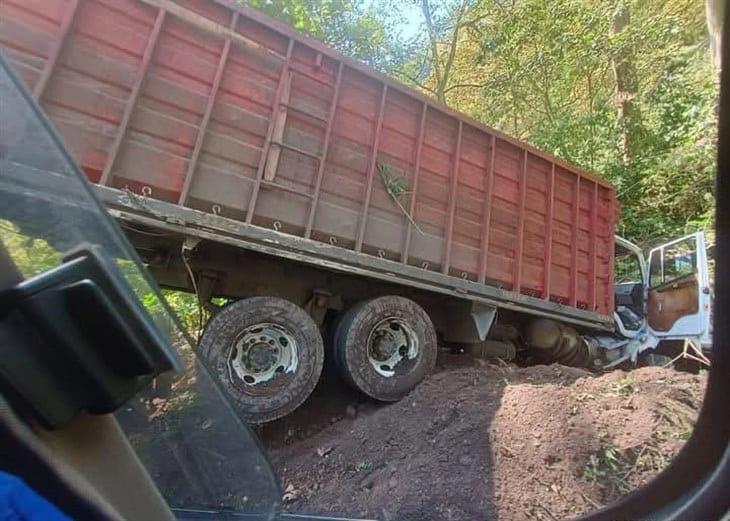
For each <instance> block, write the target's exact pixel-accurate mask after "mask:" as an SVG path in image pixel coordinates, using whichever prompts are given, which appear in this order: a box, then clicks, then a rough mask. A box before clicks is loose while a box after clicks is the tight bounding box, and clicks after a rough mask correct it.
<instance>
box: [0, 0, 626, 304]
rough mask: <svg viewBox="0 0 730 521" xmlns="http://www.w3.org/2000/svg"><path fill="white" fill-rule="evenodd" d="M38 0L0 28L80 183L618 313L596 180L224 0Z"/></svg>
mask: <svg viewBox="0 0 730 521" xmlns="http://www.w3.org/2000/svg"><path fill="white" fill-rule="evenodd" d="M38 5H39V4H38V3H37V2H34V3H31V4H29V5H27V6H25V5H22V2H20V0H8V1H6V2H2V3H0V16H2V17H3V22H4V23H3V24H2V25H0V45H4V46H6V47H7V48H8V49H9V52H8V55H9V57H10V60H11V62H12V63H14V64H15V65H16V66H17V67H18V68H19V69H20V70H21V76H22V77H23V78H24V79H25V81H26V82H27V83H28V84H29V85H30V86H31V87H35V88H36V90H37V91H39V92H41V91H42V92H43V96H42V100H41V102H42V103H43V104H45V105H46V108H47V111H48V113H49V115H50V117H51V119H52V120H53V121H54V123H55V124H56V126H57V127H58V129H59V131H60V132H61V134H62V135H63V137H64V140H65V141H66V142H67V143H68V144H69V147H70V149H71V151H72V153H73V154H74V156H75V158H76V160H77V161H78V163H79V165H80V166H81V168H82V169H83V170H84V171H85V172H86V173H87V175H88V177H89V179H90V180H91V181H93V182H95V183H101V184H110V185H112V186H116V187H118V188H121V187H125V186H126V187H128V188H129V190H131V191H133V192H136V193H141V192H142V190H144V191H145V193H146V194H147V195H148V196H150V197H152V198H156V199H160V200H163V201H167V202H170V203H178V204H183V205H186V206H188V207H190V208H191V209H195V210H201V211H205V212H208V213H215V214H216V215H218V216H221V217H226V218H230V219H233V220H236V221H240V222H241V223H242V225H244V226H245V224H246V223H248V224H255V225H256V226H263V227H277V229H280V230H281V231H282V232H286V233H289V234H292V235H296V236H299V237H300V238H301V239H302V240H304V239H306V240H309V241H313V242H315V244H321V243H322V242H324V243H331V244H335V245H336V246H332V247H333V248H337V249H339V250H340V251H342V252H343V254H344V252H346V251H347V250H351V251H354V253H357V252H365V253H362V254H361V255H365V256H367V255H369V256H371V257H373V258H376V257H378V256H381V257H383V260H385V259H390V260H397V261H399V264H400V265H402V266H403V267H404V269H405V268H407V269H409V270H410V269H416V270H418V271H419V272H422V273H423V276H424V277H430V276H431V275H432V274H434V275H439V276H441V275H443V274H445V275H444V276H449V273H454V274H456V275H457V276H456V277H450V276H449V277H450V278H451V279H454V284H457V283H460V282H459V281H457V280H456V279H457V278H458V277H460V276H461V277H464V278H466V279H467V281H464V282H465V283H473V284H480V285H491V286H498V287H501V288H508V289H509V290H511V291H508V293H510V294H511V295H512V297H510V298H513V299H515V300H516V301H517V300H520V298H521V297H526V296H527V295H530V296H535V295H537V296H539V297H540V300H542V301H547V302H546V304H550V305H555V306H557V308H558V309H560V306H564V307H565V306H568V307H570V306H572V307H584V308H586V309H587V310H588V311H589V312H592V311H593V310H595V312H596V314H597V315H602V316H608V315H610V314H611V312H612V309H611V305H612V301H613V291H612V289H611V282H612V281H611V276H612V275H611V273H612V262H613V261H612V257H611V255H610V252H611V251H612V241H613V237H612V235H613V230H612V227H613V224H614V221H615V216H616V202H615V192H614V190H613V188H612V187H611V185H610V184H609V183H608V182H607V181H605V180H603V179H600V178H598V177H596V176H594V175H592V174H590V173H588V172H585V171H583V170H581V169H578V168H576V167H574V166H572V165H568V164H566V163H564V162H563V161H560V160H558V159H556V158H555V157H552V156H550V155H549V154H547V153H545V152H543V151H541V150H538V149H535V148H534V147H531V146H529V145H527V144H525V143H522V142H520V141H519V140H517V139H515V138H513V137H511V136H507V135H505V134H503V133H500V132H498V131H496V130H494V129H491V128H488V127H486V126H484V125H482V124H481V123H479V122H477V121H475V120H473V119H471V118H468V117H466V116H464V115H463V114H459V113H458V112H456V111H453V110H451V109H449V108H447V107H444V106H443V105H441V104H439V103H437V102H435V101H434V100H432V99H429V98H426V97H424V96H423V95H422V94H420V93H417V92H415V91H413V90H411V89H409V88H407V87H405V86H404V85H401V84H399V83H398V82H396V81H394V80H392V79H391V78H387V77H385V76H383V75H381V74H379V73H377V72H375V71H372V70H371V69H369V68H367V67H366V66H364V65H362V64H360V63H357V62H355V61H353V60H349V59H347V58H344V57H342V56H340V55H339V54H337V53H336V52H334V51H333V50H331V49H329V48H327V47H326V46H324V45H323V44H322V43H320V42H317V41H315V40H312V39H310V38H307V37H304V36H302V35H299V34H298V33H296V32H295V31H293V30H292V29H291V28H289V27H286V26H284V25H283V24H281V23H279V22H276V21H273V20H271V19H269V18H268V17H266V16H265V15H263V14H261V13H260V12H258V11H256V10H255V9H252V8H250V7H247V6H240V5H239V4H238V2H235V1H233V0H231V1H228V0H213V1H210V2H200V1H189V0H179V1H178V2H171V1H170V0H79V1H78V2H77V1H76V0H72V1H71V2H70V3H66V2H62V1H61V0H48V3H47V6H46V8H45V9H43V10H41V9H40V8H39V7H38ZM41 11H43V12H41ZM163 13H166V14H163ZM163 17H164V20H165V21H164V28H163ZM234 17H237V18H238V21H237V23H234V24H232V23H231V20H233V19H234ZM49 20H53V21H54V23H53V24H49ZM158 39H159V43H156V42H157V40H158ZM153 55H154V58H153ZM290 78H291V80H290ZM378 163H381V164H384V165H387V166H388V167H390V168H392V170H393V172H394V175H396V176H399V177H401V178H402V179H403V181H404V182H405V184H407V185H409V186H406V190H407V192H409V193H408V194H407V195H404V196H403V199H402V201H401V200H398V201H394V200H393V198H392V197H390V196H389V194H388V193H387V190H386V187H385V186H384V183H383V182H381V180H380V178H379V176H378V175H377V172H376V171H375V170H376V168H377V165H378ZM528 163H529V164H528ZM262 190H263V191H262ZM581 194H582V195H581ZM411 218H412V219H413V222H411ZM543 223H544V231H543V229H541V228H540V227H541V226H542V225H543ZM414 228H415V229H416V231H414ZM326 245H327V246H328V247H329V246H330V244H326ZM607 252H608V253H607ZM358 255H360V254H358ZM358 258H359V257H358ZM439 271H440V272H442V273H437V272H439ZM500 291H501V290H500ZM519 293H522V295H520V294H519ZM551 301H552V302H551Z"/></svg>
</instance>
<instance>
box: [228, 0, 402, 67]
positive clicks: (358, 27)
mask: <svg viewBox="0 0 730 521" xmlns="http://www.w3.org/2000/svg"><path fill="white" fill-rule="evenodd" d="M239 2H241V3H244V4H249V5H251V6H253V7H256V8H257V9H260V10H261V11H264V12H265V13H266V14H268V15H270V16H272V17H274V18H277V19H279V20H281V21H282V22H285V23H287V24H289V25H291V26H292V27H294V28H295V29H297V30H298V31H300V32H302V33H304V34H306V35H308V36H311V37H313V38H317V39H318V40H321V41H322V42H324V43H326V44H327V45H329V46H331V47H334V48H335V49H337V50H338V51H340V52H341V53H343V54H345V55H346V56H349V57H351V58H354V59H356V60H359V61H361V62H363V63H366V64H368V65H370V66H371V67H375V68H376V69H379V70H382V71H388V70H389V69H390V68H391V67H392V63H394V62H395V61H397V60H398V59H399V54H398V51H399V48H398V46H397V45H396V43H395V41H394V40H393V34H394V31H395V24H396V23H397V21H396V20H395V19H392V18H390V17H388V16H386V14H385V12H384V11H379V10H377V9H376V8H375V6H374V5H372V4H371V5H369V6H367V5H366V3H365V2H362V1H357V0H239Z"/></svg>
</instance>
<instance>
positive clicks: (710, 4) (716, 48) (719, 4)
mask: <svg viewBox="0 0 730 521" xmlns="http://www.w3.org/2000/svg"><path fill="white" fill-rule="evenodd" d="M725 2H726V0H705V13H706V15H707V30H708V32H709V33H710V52H711V53H712V63H713V64H714V65H715V69H716V70H718V71H719V70H720V66H721V62H722V25H723V21H724V19H725Z"/></svg>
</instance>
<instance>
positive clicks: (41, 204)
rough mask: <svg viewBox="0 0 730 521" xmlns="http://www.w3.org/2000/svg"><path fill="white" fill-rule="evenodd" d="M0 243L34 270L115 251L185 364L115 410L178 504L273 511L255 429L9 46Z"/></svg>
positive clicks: (3, 92) (3, 78)
mask: <svg viewBox="0 0 730 521" xmlns="http://www.w3.org/2000/svg"><path fill="white" fill-rule="evenodd" d="M0 242H2V246H3V247H4V250H5V251H7V253H8V255H9V256H10V258H11V260H12V263H13V264H15V265H16V267H17V271H18V272H19V274H20V275H21V276H22V277H23V278H26V279H27V278H31V277H34V276H36V275H39V274H41V273H43V272H45V271H47V270H50V269H53V268H55V267H57V266H59V265H60V264H61V263H62V262H63V256H64V255H65V254H66V253H67V252H69V251H71V250H73V249H74V248H77V247H79V246H81V245H91V246H94V247H96V248H98V249H100V250H103V251H104V253H105V254H106V255H108V256H109V257H111V258H113V259H115V261H116V264H117V266H118V268H119V271H120V273H121V274H122V275H123V276H124V278H125V280H126V282H127V283H128V290H129V291H130V293H131V294H133V295H135V296H136V298H137V299H138V300H139V301H140V302H141V303H142V305H143V306H144V307H145V309H146V310H147V312H148V313H149V314H150V315H151V316H152V317H153V319H154V322H155V325H156V326H157V328H158V329H159V330H160V331H161V332H163V333H165V334H166V338H167V339H168V341H169V343H170V346H171V347H172V348H174V349H175V350H176V351H177V353H178V354H179V356H180V357H181V359H182V361H183V364H184V368H183V370H182V371H181V372H180V373H178V374H175V375H169V374H165V375H162V376H161V377H159V378H157V379H156V381H155V382H154V384H153V385H151V386H148V387H147V388H146V389H145V390H144V391H142V392H141V393H139V394H138V395H137V396H135V397H134V398H133V399H131V400H130V401H129V402H128V403H127V404H125V405H123V406H122V407H121V409H120V410H119V411H118V412H117V414H116V416H117V419H118V420H119V423H120V425H121V427H122V429H123V430H124V431H125V433H126V434H127V436H128V438H129V441H130V443H131V445H132V446H133V447H134V449H135V450H136V452H137V454H138V455H139V457H140V460H141V461H142V463H143V464H144V465H145V467H146V468H147V471H148V472H149V474H150V476H151V477H152V478H153V479H154V480H155V483H156V484H157V486H158V488H159V489H160V492H161V493H162V495H163V497H164V498H165V499H166V500H167V502H168V503H169V504H170V506H171V507H178V508H188V509H214V510H220V509H225V510H228V511H238V512H245V513H247V514H256V515H257V517H256V519H273V517H274V516H275V515H276V512H277V510H278V509H279V508H280V502H281V493H280V488H279V484H278V481H277V480H276V477H275V476H274V474H273V471H272V469H271V466H270V465H269V463H268V461H267V459H266V455H265V454H264V453H263V451H262V450H261V448H260V447H259V444H258V440H257V438H256V437H255V436H254V435H253V433H252V432H251V431H250V430H249V429H248V428H247V427H246V426H245V425H244V424H243V422H242V421H241V420H240V418H239V417H238V416H237V415H236V413H235V412H234V411H233V409H232V408H231V406H230V404H229V403H228V401H227V400H226V399H225V398H223V395H222V394H221V393H220V391H219V389H218V387H217V385H216V384H215V382H214V381H213V379H212V377H211V375H210V372H209V370H208V368H207V367H205V366H204V365H203V364H202V363H201V362H200V361H199V360H198V358H197V355H196V353H195V352H194V350H193V348H192V346H191V344H190V343H189V342H188V341H187V337H186V336H185V334H184V333H183V332H182V330H181V328H180V327H179V325H178V322H177V320H176V319H175V317H174V314H173V312H172V311H171V309H170V307H169V306H168V305H167V304H166V302H165V300H164V298H163V297H162V295H161V293H160V291H159V289H158V287H157V285H156V284H155V282H154V281H153V280H152V278H151V277H150V275H149V273H148V272H147V271H146V269H145V268H144V267H143V265H142V263H141V262H140V260H139V258H138V257H137V254H136V253H135V252H134V250H133V249H132V247H131V245H130V244H129V243H128V242H127V240H126V238H125V237H124V235H123V234H122V233H121V231H120V230H119V228H118V227H117V226H116V224H115V223H114V221H112V219H111V218H110V217H109V215H108V214H107V213H106V211H105V210H104V208H103V206H102V205H101V204H100V203H99V202H98V200H97V199H96V198H95V197H94V195H93V193H92V191H91V188H90V186H89V184H88V182H87V181H86V179H85V177H84V175H83V173H81V171H80V170H79V169H78V167H77V166H76V165H75V164H74V162H73V160H72V158H71V157H70V156H69V154H68V152H67V151H66V150H65V148H64V147H63V145H62V143H61V141H60V139H59V138H58V137H57V136H56V135H55V133H54V131H53V129H52V127H51V126H50V123H49V121H48V120H47V118H46V117H45V116H44V115H43V113H42V112H41V111H40V110H38V108H37V106H36V105H35V104H34V103H33V102H32V101H31V99H30V96H29V95H28V93H27V91H26V90H25V89H23V88H22V87H21V84H20V82H19V80H18V79H17V77H15V76H14V75H13V74H12V73H11V71H10V68H9V66H8V64H7V62H6V61H5V59H4V58H3V56H2V54H0ZM103 347H104V346H99V348H100V349H103Z"/></svg>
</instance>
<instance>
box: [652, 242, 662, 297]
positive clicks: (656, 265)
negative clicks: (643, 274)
mask: <svg viewBox="0 0 730 521" xmlns="http://www.w3.org/2000/svg"><path fill="white" fill-rule="evenodd" d="M661 285H662V250H655V251H653V252H652V254H651V259H650V260H649V286H650V287H652V288H655V287H657V286H661Z"/></svg>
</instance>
